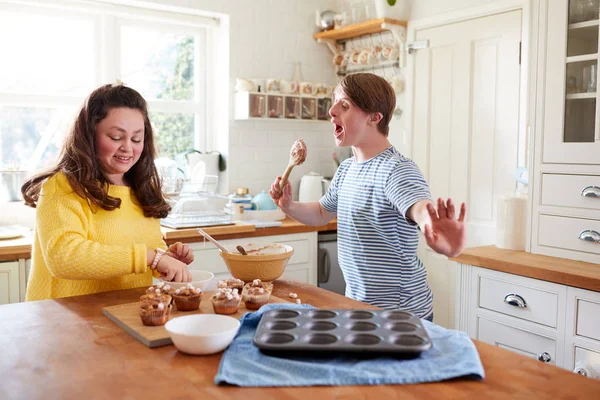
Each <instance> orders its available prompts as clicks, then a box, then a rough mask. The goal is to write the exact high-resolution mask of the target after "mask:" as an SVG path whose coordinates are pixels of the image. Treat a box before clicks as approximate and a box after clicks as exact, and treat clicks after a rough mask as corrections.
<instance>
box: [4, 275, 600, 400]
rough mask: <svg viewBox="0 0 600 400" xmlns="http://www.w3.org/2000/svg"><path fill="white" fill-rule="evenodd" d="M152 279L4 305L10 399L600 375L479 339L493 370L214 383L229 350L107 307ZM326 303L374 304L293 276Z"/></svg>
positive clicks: (310, 393) (580, 383)
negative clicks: (116, 316)
mask: <svg viewBox="0 0 600 400" xmlns="http://www.w3.org/2000/svg"><path fill="white" fill-rule="evenodd" d="M143 291H144V288H140V289H132V290H126V291H116V292H107V293H99V294H94V295H87V296H78V297H70V298H65V299H57V300H45V301H38V302H29V303H17V304H10V305H3V306H0V316H1V318H0V354H1V355H2V357H0V376H2V377H3V379H2V384H1V385H0V398H1V399H42V398H43V399H76V398H93V399H110V400H114V399H125V398H127V399H142V398H144V399H156V398H160V399H172V398H178V399H220V400H222V399H228V398H234V397H235V398H239V399H244V400H249V399H260V400H266V399H311V398H314V399H334V398H335V399H341V398H344V399H363V398H377V399H395V398H402V399H436V400H438V399H467V398H473V399H486V400H491V399H503V400H504V399H507V398H510V399H520V398H522V399H591V398H598V396H599V395H600V382H599V381H595V380H592V379H587V378H584V377H581V376H578V375H576V374H573V373H570V372H568V371H565V370H563V369H560V368H558V367H555V366H553V365H548V364H545V363H542V362H539V361H536V360H534V359H531V358H527V357H524V356H520V355H517V354H515V353H512V352H510V351H507V350H503V349H500V348H497V347H494V346H491V345H488V344H485V343H481V342H478V341H476V342H475V345H476V347H477V349H478V351H479V354H480V357H481V361H482V363H483V366H484V368H485V373H486V378H485V379H484V380H483V381H469V380H463V379H457V380H452V381H446V382H440V383H429V384H416V385H381V386H336V387H284V388H239V387H234V386H216V385H215V384H214V383H213V379H214V376H215V375H216V373H217V368H218V366H219V361H220V359H221V354H222V353H219V354H215V355H210V356H188V355H185V354H182V353H180V352H178V351H177V350H176V349H175V347H174V346H172V345H171V346H164V347H159V348H155V349H149V348H147V347H146V346H144V345H143V344H142V343H140V342H138V341H137V340H136V339H134V338H133V337H132V336H130V335H129V334H127V333H126V332H125V331H123V330H122V329H121V328H119V327H118V326H117V325H115V324H114V323H113V322H111V321H110V320H109V319H108V318H107V317H105V316H104V315H103V314H102V308H103V307H106V306H111V305H118V304H124V303H130V302H135V301H137V300H138V298H139V296H140V295H141V294H142V293H143ZM290 292H295V293H297V294H298V296H299V297H300V298H301V299H302V302H303V303H308V304H312V305H314V306H316V307H319V308H346V309H348V308H354V309H373V308H374V307H372V306H369V305H366V304H363V303H360V302H357V301H354V300H351V299H348V298H346V297H344V296H340V295H338V294H335V293H332V292H328V291H325V290H323V289H319V288H317V287H314V286H311V285H307V284H301V283H298V282H295V281H290V280H277V281H275V282H274V291H273V294H274V295H275V296H277V297H280V298H282V299H287V298H288V294H289V293H290Z"/></svg>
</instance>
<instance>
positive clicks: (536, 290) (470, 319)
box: [456, 264, 567, 366]
mask: <svg viewBox="0 0 600 400" xmlns="http://www.w3.org/2000/svg"><path fill="white" fill-rule="evenodd" d="M457 283H458V287H457V307H456V316H457V320H456V326H457V327H458V329H459V330H463V331H465V332H467V333H468V334H469V336H470V337H472V338H474V339H478V340H481V341H483V342H486V343H489V344H492V345H495V346H498V347H502V348H505V349H507V350H512V351H514V352H516V353H519V354H522V355H527V356H530V357H533V358H536V359H538V360H540V361H544V362H549V363H552V364H556V365H559V366H561V365H562V364H563V352H564V350H563V346H564V330H565V308H566V298H567V292H566V288H565V287H564V286H562V285H558V284H555V283H550V282H543V281H538V280H535V279H530V278H526V277H522V276H516V275H511V274H506V273H503V272H498V271H492V270H488V269H485V268H479V267H474V266H470V265H465V264H458V267H457Z"/></svg>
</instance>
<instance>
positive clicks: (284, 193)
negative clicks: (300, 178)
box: [269, 176, 292, 212]
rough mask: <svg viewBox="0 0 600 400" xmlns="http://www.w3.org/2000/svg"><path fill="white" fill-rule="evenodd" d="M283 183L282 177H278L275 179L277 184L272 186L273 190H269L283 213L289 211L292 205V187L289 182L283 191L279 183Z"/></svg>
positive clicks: (274, 183)
mask: <svg viewBox="0 0 600 400" xmlns="http://www.w3.org/2000/svg"><path fill="white" fill-rule="evenodd" d="M280 181H281V177H280V176H278V177H277V179H275V182H273V184H271V190H269V195H270V196H271V198H272V199H273V201H274V202H275V204H276V205H277V207H279V208H281V210H282V211H283V212H285V210H287V209H288V207H289V206H290V205H291V204H292V185H291V184H290V181H289V180H288V181H287V182H286V183H285V186H284V187H283V190H281V189H280V188H279V182H280Z"/></svg>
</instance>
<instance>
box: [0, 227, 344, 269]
mask: <svg viewBox="0 0 600 400" xmlns="http://www.w3.org/2000/svg"><path fill="white" fill-rule="evenodd" d="M281 222H282V224H281V226H277V227H272V228H258V229H257V228H256V227H255V226H254V225H250V224H248V223H244V222H243V221H242V222H239V223H236V224H234V225H223V226H209V227H206V228H203V229H204V230H205V231H206V232H207V233H208V234H209V235H211V236H213V237H214V238H215V239H217V240H224V239H239V238H249V237H260V236H272V235H289V234H292V233H304V232H322V231H335V230H337V220H335V219H334V220H333V221H331V222H329V223H328V224H326V225H322V226H308V225H304V224H301V223H300V222H298V221H295V220H293V219H291V218H289V217H287V218H286V219H284V220H282V221H281ZM162 232H163V237H164V238H165V241H166V242H167V244H168V245H171V244H173V243H175V242H178V241H181V242H184V243H190V242H201V241H203V240H204V238H203V237H202V235H200V234H199V233H198V231H196V229H194V228H189V229H169V228H164V227H163V228H162ZM32 243H33V237H32V236H30V235H29V236H25V237H21V238H18V239H10V240H0V261H13V260H18V259H19V258H31V245H32Z"/></svg>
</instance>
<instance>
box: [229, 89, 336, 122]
mask: <svg viewBox="0 0 600 400" xmlns="http://www.w3.org/2000/svg"><path fill="white" fill-rule="evenodd" d="M330 108H331V97H329V96H327V97H325V96H306V95H297V94H283V93H276V92H269V93H263V92H238V93H236V94H235V109H234V119H236V120H262V121H265V120H269V121H306V122H308V121H313V122H329V120H330V116H329V109H330Z"/></svg>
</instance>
